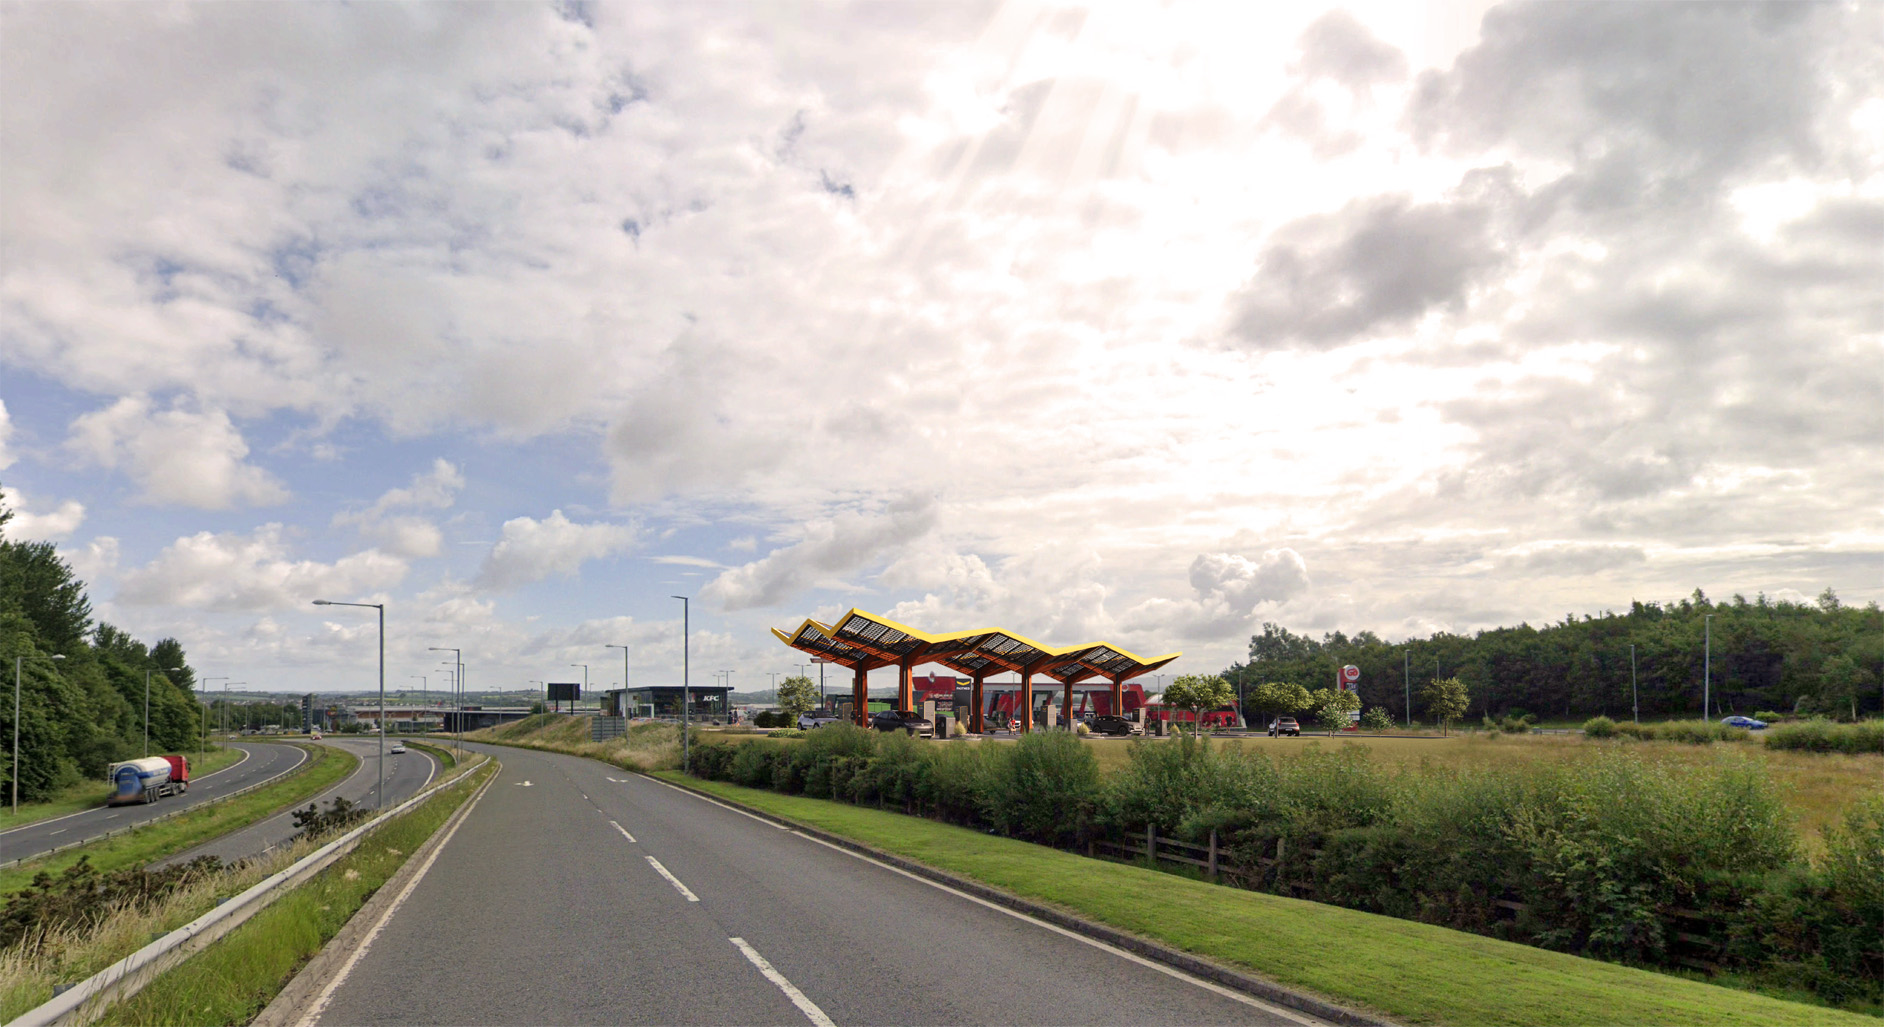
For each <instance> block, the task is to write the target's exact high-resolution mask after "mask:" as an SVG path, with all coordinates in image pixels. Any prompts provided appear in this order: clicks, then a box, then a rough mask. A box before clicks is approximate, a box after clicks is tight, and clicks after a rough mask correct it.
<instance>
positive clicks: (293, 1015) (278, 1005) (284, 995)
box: [249, 754, 497, 1027]
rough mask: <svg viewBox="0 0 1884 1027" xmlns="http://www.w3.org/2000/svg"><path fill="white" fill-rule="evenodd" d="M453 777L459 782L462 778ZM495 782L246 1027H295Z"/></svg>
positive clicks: (464, 805)
mask: <svg viewBox="0 0 1884 1027" xmlns="http://www.w3.org/2000/svg"><path fill="white" fill-rule="evenodd" d="M479 755H483V757H484V759H483V760H478V761H475V762H473V761H466V763H467V765H468V766H471V767H480V766H483V765H484V762H485V761H489V760H491V759H492V757H491V756H489V755H488V754H479ZM466 773H469V771H467V772H466ZM457 776H458V777H460V778H461V777H463V776H464V774H459V775H457ZM454 780H456V778H454ZM496 780H497V776H496V775H495V774H493V775H491V778H490V780H489V781H486V782H484V784H483V785H481V786H480V787H479V788H478V790H477V791H476V792H473V793H472V794H471V795H469V796H467V797H466V798H465V801H464V802H463V803H462V804H461V805H459V807H458V808H457V809H456V810H455V811H453V812H452V814H451V816H450V817H447V818H446V819H445V822H444V823H442V824H440V825H438V830H436V831H433V832H432V836H431V837H430V838H427V839H426V840H425V844H424V845H421V846H419V847H418V848H417V849H416V850H414V851H413V853H412V855H410V856H408V857H406V861H405V863H404V864H402V865H401V866H400V867H399V871H398V873H395V874H394V875H393V876H392V877H391V878H389V879H388V880H387V881H386V883H385V884H382V885H380V886H379V889H378V890H377V891H375V892H374V893H373V895H372V897H371V898H369V899H367V900H366V903H365V904H364V905H362V906H361V907H360V908H359V909H357V910H355V911H354V913H353V916H352V917H350V918H348V920H347V922H346V923H345V924H343V925H342V926H341V928H340V930H339V931H338V932H336V933H335V934H334V936H333V937H332V938H330V939H329V940H328V942H327V944H325V945H323V946H321V950H320V951H319V952H317V953H315V954H314V958H313V959H310V960H308V962H307V965H306V966H303V967H302V968H301V969H300V971H299V972H297V973H296V974H295V975H294V978H293V979H292V980H290V981H289V982H288V984H287V986H286V987H284V988H282V989H281V991H280V992H278V993H276V995H275V998H274V1000H273V1001H271V1002H269V1003H268V1006H267V1008H265V1009H263V1010H262V1011H261V1013H259V1014H257V1016H256V1017H255V1019H254V1020H252V1021H250V1024H249V1027H291V1025H293V1024H296V1023H299V1022H300V1020H301V1014H303V1013H304V1012H306V1010H307V1009H308V1007H309V1006H311V1005H312V1004H313V1003H314V1000H315V999H317V998H318V997H319V996H320V993H321V989H323V988H325V987H326V986H327V982H328V981H329V980H330V979H332V977H333V975H334V974H335V973H336V972H337V971H338V970H339V969H340V967H341V966H342V965H344V964H345V963H346V961H347V957H348V956H350V955H351V954H352V953H353V950H354V948H355V947H357V946H358V945H359V944H360V940H361V937H362V936H363V935H365V934H366V933H367V932H368V931H370V930H372V929H373V925H374V924H375V923H378V922H379V918H380V915H381V914H382V913H383V912H384V910H385V908H386V907H387V906H388V905H390V904H391V903H392V902H393V901H394V899H395V897H396V896H398V895H399V893H400V892H402V891H404V890H405V886H406V882H408V881H410V880H411V879H412V875H414V874H416V873H418V872H419V868H420V867H422V866H424V865H425V860H426V859H427V858H428V857H429V856H430V855H431V854H432V850H434V849H436V848H438V846H439V845H440V844H442V843H443V841H444V839H445V837H446V836H447V835H449V834H451V828H452V825H454V824H456V823H458V821H460V820H462V819H464V817H465V815H466V814H468V813H469V812H470V810H471V806H472V803H473V802H474V801H475V800H476V799H477V797H478V796H479V795H481V794H483V793H484V791H485V790H486V789H488V788H490V786H491V783H492V782H494V781H496Z"/></svg>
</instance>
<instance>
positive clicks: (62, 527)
mask: <svg viewBox="0 0 1884 1027" xmlns="http://www.w3.org/2000/svg"><path fill="white" fill-rule="evenodd" d="M6 501H7V504H8V505H9V506H10V507H11V509H12V510H13V519H12V520H10V521H8V522H7V527H6V532H7V534H9V535H12V536H14V537H15V538H23V539H33V540H36V541H48V542H51V541H58V540H60V539H65V538H69V537H71V535H72V533H73V532H75V531H77V530H78V527H79V525H80V524H83V523H85V504H83V503H81V502H79V501H78V500H76V499H68V500H65V501H64V502H62V503H60V504H59V507H58V509H56V510H52V511H49V512H47V513H34V512H33V511H32V510H29V509H27V507H28V506H29V505H30V500H29V499H28V498H27V497H26V496H25V495H24V494H22V493H21V492H19V491H18V490H17V489H14V490H9V491H8V493H7V497H6Z"/></svg>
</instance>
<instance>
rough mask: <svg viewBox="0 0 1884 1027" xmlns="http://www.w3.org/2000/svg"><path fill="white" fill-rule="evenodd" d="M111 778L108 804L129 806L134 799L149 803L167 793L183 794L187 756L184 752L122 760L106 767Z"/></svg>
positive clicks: (187, 783)
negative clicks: (181, 753)
mask: <svg viewBox="0 0 1884 1027" xmlns="http://www.w3.org/2000/svg"><path fill="white" fill-rule="evenodd" d="M105 778H106V780H108V781H110V782H111V785H112V789H113V790H112V793H111V798H110V799H107V800H106V801H105V804H106V805H107V806H129V805H130V804H132V803H134V802H142V803H152V802H156V801H157V800H158V799H161V798H163V797H164V796H166V795H182V794H183V793H184V792H187V791H189V790H190V760H189V757H187V756H146V757H144V758H143V759H141V760H125V761H124V762H122V763H113V764H112V765H110V766H109V767H106V768H105Z"/></svg>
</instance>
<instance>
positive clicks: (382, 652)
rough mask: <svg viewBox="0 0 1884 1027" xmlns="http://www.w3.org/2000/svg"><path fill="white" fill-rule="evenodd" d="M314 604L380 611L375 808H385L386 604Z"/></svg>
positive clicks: (324, 601) (323, 600)
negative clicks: (377, 768)
mask: <svg viewBox="0 0 1884 1027" xmlns="http://www.w3.org/2000/svg"><path fill="white" fill-rule="evenodd" d="M314 605H315V606H358V607H360V608H361V609H367V610H378V611H379V716H377V717H375V718H373V719H374V721H375V723H376V726H377V727H378V728H379V731H378V734H379V785H378V787H377V789H376V790H375V791H374V792H373V808H374V809H384V808H385V806H386V604H385V603H336V602H333V601H331V600H327V599H316V600H314Z"/></svg>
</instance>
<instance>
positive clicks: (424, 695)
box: [406, 674, 432, 710]
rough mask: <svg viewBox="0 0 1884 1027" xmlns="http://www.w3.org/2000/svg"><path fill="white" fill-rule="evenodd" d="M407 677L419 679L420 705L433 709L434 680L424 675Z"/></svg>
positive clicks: (409, 675)
mask: <svg viewBox="0 0 1884 1027" xmlns="http://www.w3.org/2000/svg"><path fill="white" fill-rule="evenodd" d="M406 677H409V678H418V679H419V705H420V706H423V707H424V708H426V709H428V710H429V709H431V708H432V679H431V678H429V677H426V676H425V675H424V674H407V675H406Z"/></svg>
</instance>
